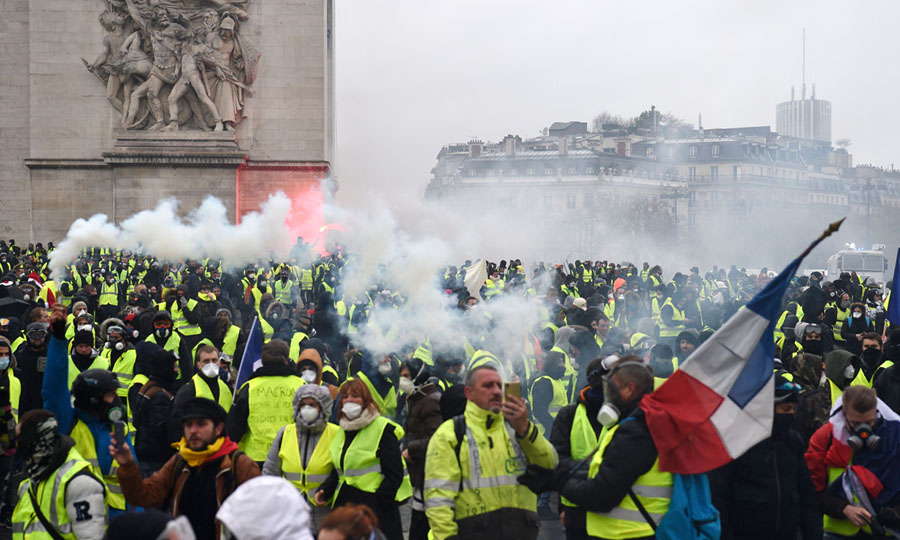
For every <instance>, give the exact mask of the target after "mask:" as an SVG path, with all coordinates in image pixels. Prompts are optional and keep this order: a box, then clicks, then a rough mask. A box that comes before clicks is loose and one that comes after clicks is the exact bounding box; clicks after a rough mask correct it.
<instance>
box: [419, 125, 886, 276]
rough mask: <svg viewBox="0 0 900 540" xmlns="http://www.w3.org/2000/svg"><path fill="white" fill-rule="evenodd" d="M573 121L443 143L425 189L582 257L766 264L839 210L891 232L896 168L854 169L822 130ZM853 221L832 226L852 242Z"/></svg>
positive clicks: (857, 233) (859, 230)
mask: <svg viewBox="0 0 900 540" xmlns="http://www.w3.org/2000/svg"><path fill="white" fill-rule="evenodd" d="M572 124H575V123H573V122H567V123H556V124H554V126H555V127H557V128H559V129H558V130H555V131H557V132H558V133H559V135H556V136H551V135H549V131H550V130H547V131H545V133H547V134H546V135H544V136H541V137H537V138H534V139H527V140H523V139H522V138H521V137H518V136H514V135H507V136H506V137H504V138H503V139H502V140H500V141H499V142H496V143H485V142H483V141H479V140H473V141H470V142H468V143H465V144H450V145H447V146H445V147H444V148H442V149H441V151H440V152H439V153H438V156H437V164H436V165H435V167H434V168H433V169H432V178H431V181H430V182H429V184H428V187H427V188H426V192H425V194H426V198H430V199H437V200H441V201H447V202H454V203H457V204H463V205H466V206H470V207H475V208H480V209H483V210H484V211H486V212H490V211H494V212H501V211H502V212H511V213H513V214H516V215H528V216H531V218H532V220H533V221H534V222H535V223H538V224H540V226H541V228H542V229H543V230H544V231H545V234H544V235H542V237H541V238H540V240H539V241H540V243H541V244H542V245H543V246H544V247H545V248H547V249H548V250H552V248H553V247H554V246H556V245H558V244H560V243H565V244H566V245H567V249H570V250H574V253H575V254H576V255H577V256H581V257H583V258H584V257H587V258H591V257H597V256H599V254H600V253H603V252H604V251H605V250H607V249H610V248H611V246H614V247H615V249H616V250H621V251H624V253H623V255H622V256H623V257H632V258H633V257H636V255H635V252H636V251H637V250H632V249H629V248H628V247H625V248H622V244H623V243H624V244H628V243H629V242H631V243H639V244H643V245H645V246H646V245H649V244H652V245H653V247H654V248H656V249H662V250H679V249H681V250H685V251H687V250H691V251H696V250H698V249H706V248H708V249H709V251H710V254H711V255H722V256H725V257H727V258H729V260H744V259H743V258H745V257H746V256H747V254H748V253H749V252H753V251H762V252H764V253H765V256H764V257H763V259H764V260H763V261H761V262H760V261H748V262H746V264H748V265H751V264H753V263H754V262H759V264H761V265H762V264H766V263H768V262H769V260H771V261H772V263H773V264H774V263H777V262H778V261H783V260H785V259H784V257H790V256H791V254H793V255H796V253H797V252H798V251H799V249H798V246H799V244H797V243H796V242H794V241H792V240H793V236H794V235H795V234H796V235H800V236H802V235H803V234H808V235H812V236H810V237H815V235H816V234H818V232H821V228H822V226H823V225H824V224H826V223H828V222H830V221H834V220H836V219H839V218H840V217H842V216H845V215H850V216H856V217H860V216H863V215H868V216H869V222H870V227H872V226H874V225H873V223H874V224H875V225H877V226H879V227H880V228H881V229H882V230H883V231H884V234H882V235H881V236H879V237H877V238H876V237H875V236H874V235H873V236H872V237H871V239H872V241H873V242H880V243H886V242H889V240H888V239H887V238H885V237H887V236H891V235H897V233H895V232H893V231H894V230H896V227H894V228H893V229H892V228H891V227H890V226H888V224H889V223H893V221H896V216H895V214H896V211H895V206H893V205H896V204H898V197H897V194H898V189H900V174H897V173H894V172H890V171H884V170H880V169H873V168H867V169H864V168H853V166H852V156H851V155H850V154H848V153H847V151H846V150H844V149H837V150H836V149H834V148H832V147H831V145H830V144H829V143H827V142H825V141H817V140H810V139H800V138H794V137H785V136H781V135H779V134H778V133H776V132H774V131H772V130H771V128H770V127H768V126H756V127H746V128H728V129H707V130H703V129H700V130H694V129H662V128H660V129H658V130H656V132H655V133H654V130H646V129H645V130H641V129H621V128H616V129H609V130H604V131H603V132H599V133H590V132H587V130H586V129H584V130H583V132H578V133H574V134H573V133H571V131H572V129H573V128H572V127H571V125H572ZM866 197H868V214H866ZM873 216H875V217H873ZM863 221H864V220H862V219H855V218H851V219H848V223H847V224H846V225H845V227H844V229H842V232H846V233H847V234H846V236H847V237H848V238H849V237H851V236H852V237H853V238H852V241H857V242H859V243H860V245H862V240H861V237H862V234H863V228H864V223H863ZM806 231H809V232H808V233H807V232H806ZM897 240H900V238H897ZM847 241H851V240H847ZM835 242H837V240H835ZM804 245H805V244H804ZM568 246H571V247H570V248H569V247H568ZM799 247H800V249H802V246H799ZM823 249H824V250H828V249H831V248H830V247H826V248H823ZM563 255H565V254H563Z"/></svg>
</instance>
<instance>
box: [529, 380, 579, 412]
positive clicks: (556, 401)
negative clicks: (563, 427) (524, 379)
mask: <svg viewBox="0 0 900 540" xmlns="http://www.w3.org/2000/svg"><path fill="white" fill-rule="evenodd" d="M541 379H547V380H548V381H550V384H551V385H552V386H553V398H552V399H551V400H550V403H549V404H548V406H547V412H548V413H550V417H551V418H556V415H557V414H559V410H560V409H562V408H563V407H565V406H566V405H568V404H569V395H568V392H567V391H566V384H565V382H563V381H561V380H559V379H554V378H553V377H550V376H548V375H541V376H540V377H538V378H536V379H535V380H534V382H533V383H531V389H530V390H529V392H528V399H529V401H530V402H531V404H532V406H533V405H534V385H535V383H537V382H538V381H540V380H541Z"/></svg>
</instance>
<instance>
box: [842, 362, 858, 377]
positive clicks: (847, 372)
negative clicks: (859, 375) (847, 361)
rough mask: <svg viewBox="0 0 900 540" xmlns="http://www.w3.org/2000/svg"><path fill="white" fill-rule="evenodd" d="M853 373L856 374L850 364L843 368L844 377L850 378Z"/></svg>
mask: <svg viewBox="0 0 900 540" xmlns="http://www.w3.org/2000/svg"><path fill="white" fill-rule="evenodd" d="M854 375H856V370H855V369H853V366H852V365H849V366H847V367H845V368H844V377H845V378H847V379H852V378H853V376H854Z"/></svg>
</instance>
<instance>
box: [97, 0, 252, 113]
mask: <svg viewBox="0 0 900 540" xmlns="http://www.w3.org/2000/svg"><path fill="white" fill-rule="evenodd" d="M246 3H247V0H106V4H107V11H105V12H104V13H103V14H102V15H101V17H100V24H101V25H102V26H103V28H104V30H105V32H106V34H105V35H104V37H103V47H102V49H101V51H100V52H99V53H98V54H97V56H96V58H95V59H94V61H93V62H90V63H89V62H88V61H87V60H84V59H82V60H83V62H84V64H85V66H86V67H87V69H88V70H89V71H90V72H91V73H93V74H94V75H95V76H97V77H98V78H99V79H100V80H101V81H103V83H104V84H105V85H106V98H107V100H109V102H110V104H111V105H112V106H113V107H114V108H115V109H116V110H117V111H118V112H119V113H121V114H122V121H123V124H124V126H125V127H127V128H129V129H153V130H156V129H166V130H177V129H217V130H221V129H233V128H234V126H235V124H237V123H239V122H240V121H241V120H242V119H243V118H244V114H243V111H244V108H245V104H244V99H245V97H246V95H247V94H248V93H249V91H250V87H251V85H252V83H253V80H254V79H255V78H256V71H257V66H258V63H259V53H258V52H257V51H256V49H255V48H254V47H253V46H252V45H251V44H250V43H249V42H247V40H245V39H241V38H240V37H239V36H238V21H246V20H247V19H248V14H247V11H246V10H245V9H244V8H245V7H246Z"/></svg>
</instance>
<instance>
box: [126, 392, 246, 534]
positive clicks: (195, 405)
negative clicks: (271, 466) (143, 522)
mask: <svg viewBox="0 0 900 540" xmlns="http://www.w3.org/2000/svg"><path fill="white" fill-rule="evenodd" d="M182 425H183V427H184V436H183V437H182V439H181V442H179V443H178V453H177V454H175V455H174V456H172V457H171V458H170V459H169V461H167V462H166V464H165V465H164V466H163V468H162V469H160V470H158V471H157V472H155V473H154V474H153V475H152V476H151V477H150V478H142V477H141V471H140V469H139V468H138V466H137V464H136V463H135V462H134V458H133V457H132V455H131V453H130V452H120V451H118V449H117V446H116V445H115V440H113V444H110V446H109V453H110V454H111V455H112V456H113V457H114V458H115V460H116V461H117V462H118V464H119V469H118V471H117V475H118V478H119V484H120V485H121V486H122V492H123V493H124V494H125V499H126V500H127V501H128V502H130V503H131V504H134V505H136V506H144V507H156V506H161V505H163V504H165V503H166V502H167V501H168V506H167V508H166V509H167V510H168V511H169V512H170V513H171V514H172V515H173V516H181V515H184V516H186V517H187V518H188V520H190V522H191V527H192V528H193V529H194V533H195V535H196V537H197V540H216V539H217V538H219V537H220V533H221V531H220V530H219V526H218V525H217V524H216V512H217V511H218V509H219V507H220V506H221V505H222V502H223V501H224V500H225V498H226V497H228V495H229V494H231V492H232V491H234V490H235V488H236V487H237V486H239V485H241V484H243V483H244V482H246V481H247V480H249V479H251V478H254V477H256V476H259V467H258V466H257V465H256V462H254V461H253V460H252V459H250V458H249V457H247V456H246V455H244V453H243V452H241V451H240V450H238V447H237V443H235V442H233V441H232V440H231V439H229V438H228V436H227V435H225V411H224V409H222V407H221V406H219V404H218V403H215V402H214V401H212V400H209V399H203V398H193V399H190V400H188V401H187V402H186V403H185V404H184V412H183V414H182Z"/></svg>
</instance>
